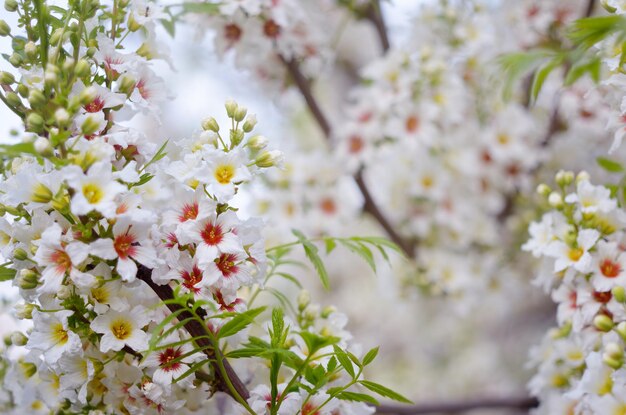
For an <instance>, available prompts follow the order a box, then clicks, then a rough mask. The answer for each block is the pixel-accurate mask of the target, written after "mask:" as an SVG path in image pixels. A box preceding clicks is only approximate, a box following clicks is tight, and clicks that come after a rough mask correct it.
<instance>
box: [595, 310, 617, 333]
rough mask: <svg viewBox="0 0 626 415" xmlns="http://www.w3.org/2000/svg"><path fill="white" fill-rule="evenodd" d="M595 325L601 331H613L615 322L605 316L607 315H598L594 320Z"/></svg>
mask: <svg viewBox="0 0 626 415" xmlns="http://www.w3.org/2000/svg"><path fill="white" fill-rule="evenodd" d="M593 325H594V326H595V327H596V328H597V329H598V330H600V331H604V332H607V331H611V329H612V328H613V320H612V319H611V318H610V317H609V316H607V315H605V314H598V315H597V316H596V317H595V318H594V319H593Z"/></svg>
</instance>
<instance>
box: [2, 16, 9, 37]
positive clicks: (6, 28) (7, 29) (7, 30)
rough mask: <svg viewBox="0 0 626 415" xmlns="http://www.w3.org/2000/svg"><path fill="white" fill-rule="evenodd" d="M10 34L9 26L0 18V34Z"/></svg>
mask: <svg viewBox="0 0 626 415" xmlns="http://www.w3.org/2000/svg"><path fill="white" fill-rule="evenodd" d="M10 34H11V27H10V26H9V24H8V23H7V22H5V21H4V20H0V36H3V37H4V36H9V35H10Z"/></svg>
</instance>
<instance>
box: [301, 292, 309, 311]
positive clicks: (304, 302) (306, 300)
mask: <svg viewBox="0 0 626 415" xmlns="http://www.w3.org/2000/svg"><path fill="white" fill-rule="evenodd" d="M310 303H311V293H309V292H308V291H307V290H302V291H300V294H298V310H300V311H302V310H304V309H305V308H306V307H307V306H308V305H309V304H310Z"/></svg>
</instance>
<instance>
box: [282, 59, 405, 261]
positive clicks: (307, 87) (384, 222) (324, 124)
mask: <svg viewBox="0 0 626 415" xmlns="http://www.w3.org/2000/svg"><path fill="white" fill-rule="evenodd" d="M280 59H281V60H282V61H283V63H284V65H285V67H286V68H287V70H288V71H289V74H290V75H291V78H292V79H293V81H294V83H295V84H296V86H297V87H298V90H299V91H300V93H301V94H302V96H303V97H304V100H305V101H306V104H307V106H308V108H309V110H310V111H311V114H312V115H313V118H315V121H316V122H317V124H318V125H319V127H320V129H321V130H322V132H323V133H324V138H325V139H326V141H327V142H328V143H329V144H331V145H332V143H331V137H332V128H331V126H330V123H329V122H328V118H326V116H325V115H324V113H323V112H322V110H321V108H320V106H319V104H318V103H317V100H316V99H315V96H314V95H313V90H312V88H311V83H310V82H309V80H308V79H307V78H306V77H305V76H304V74H303V73H302V72H301V71H300V67H299V65H298V63H297V62H295V61H294V60H287V59H285V58H284V57H282V56H281V57H280ZM354 180H355V181H356V183H357V185H358V187H359V190H360V191H361V194H362V195H363V199H364V201H365V203H364V205H363V211H364V212H366V213H368V214H370V215H371V216H372V217H373V218H374V219H375V220H376V221H377V222H378V223H379V224H380V226H382V228H383V229H384V230H385V232H386V233H387V235H388V236H389V239H391V240H392V241H393V242H394V243H395V244H396V245H398V246H399V247H400V248H401V249H402V251H404V253H405V254H406V256H407V257H408V258H413V257H414V244H412V243H410V242H409V241H407V240H405V239H404V238H403V237H402V236H401V235H400V234H399V233H398V232H397V231H396V230H395V229H394V227H393V225H391V222H390V221H389V220H388V219H387V218H386V217H385V215H384V214H383V213H382V211H381V210H380V208H379V207H378V205H377V204H376V202H375V201H374V199H373V198H372V195H371V193H370V191H369V189H368V188H367V184H366V183H365V180H364V178H363V172H362V170H360V171H359V172H358V173H357V174H356V175H355V176H354Z"/></svg>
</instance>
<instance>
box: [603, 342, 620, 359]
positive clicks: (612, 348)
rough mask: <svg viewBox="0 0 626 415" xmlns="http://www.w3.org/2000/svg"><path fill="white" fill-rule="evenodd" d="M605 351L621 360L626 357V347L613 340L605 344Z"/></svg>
mask: <svg viewBox="0 0 626 415" xmlns="http://www.w3.org/2000/svg"><path fill="white" fill-rule="evenodd" d="M604 353H606V354H607V356H610V357H611V358H613V359H617V360H619V359H621V358H622V357H624V348H623V347H622V346H620V345H619V344H617V343H615V342H611V343H608V344H607V345H606V346H604Z"/></svg>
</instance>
